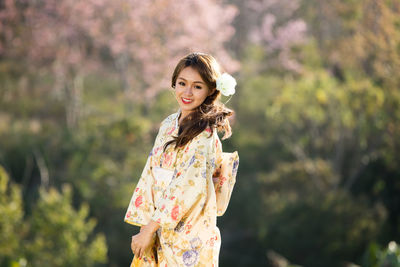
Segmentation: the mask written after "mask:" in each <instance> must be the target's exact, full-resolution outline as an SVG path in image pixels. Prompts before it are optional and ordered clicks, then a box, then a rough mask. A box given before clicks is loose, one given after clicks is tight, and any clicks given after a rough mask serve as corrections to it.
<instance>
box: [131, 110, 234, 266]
mask: <svg viewBox="0 0 400 267" xmlns="http://www.w3.org/2000/svg"><path fill="white" fill-rule="evenodd" d="M178 117H179V113H174V114H172V115H170V116H168V117H167V118H166V119H165V120H164V121H163V122H162V123H161V126H160V130H159V132H158V135H157V137H156V140H155V142H154V146H153V149H152V150H151V152H150V154H149V157H148V159H147V162H146V165H145V167H144V170H143V172H142V175H141V177H140V179H139V182H138V184H137V186H136V188H135V190H134V192H133V195H132V198H131V201H130V203H129V206H128V209H127V212H126V214H125V219H124V220H125V222H127V223H130V224H134V225H138V226H141V225H145V224H147V223H148V222H149V221H150V220H151V219H152V220H154V221H156V222H157V223H158V224H159V225H160V229H159V230H158V231H157V235H156V240H155V243H154V246H153V247H152V248H149V250H148V251H146V252H145V255H144V257H142V258H141V259H138V258H137V257H135V258H134V260H133V261H132V264H131V266H132V267H133V266H163V267H164V266H218V256H219V249H220V245H221V237H220V233H219V229H218V227H217V226H216V217H217V215H222V214H223V212H225V210H226V207H227V205H228V202H229V198H230V195H231V193H232V189H233V185H234V182H235V177H236V171H237V165H238V156H237V152H234V153H223V152H222V146H221V142H220V140H219V138H218V135H217V133H216V131H214V132H213V133H212V131H211V129H210V128H207V129H206V130H204V131H203V132H202V133H200V134H199V135H198V136H196V137H195V138H193V139H192V140H191V141H190V142H189V143H188V144H186V145H185V146H184V147H182V148H180V149H177V150H175V149H174V148H173V146H169V147H168V148H167V149H166V151H163V147H164V144H165V143H166V142H168V141H169V140H171V139H172V136H174V135H177V134H178V129H179V127H178ZM211 133H212V134H211ZM210 134H211V136H210ZM235 162H237V163H235ZM221 165H224V167H223V168H222V170H223V171H222V175H223V176H219V177H218V178H215V177H214V179H213V173H214V171H215V170H216V168H218V167H219V166H221ZM225 165H226V166H227V167H226V166H225ZM216 179H217V180H218V181H216ZM218 202H220V203H218Z"/></svg>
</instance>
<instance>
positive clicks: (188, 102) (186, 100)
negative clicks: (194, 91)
mask: <svg viewBox="0 0 400 267" xmlns="http://www.w3.org/2000/svg"><path fill="white" fill-rule="evenodd" d="M181 99H182V102H183V104H190V103H192V102H193V100H192V99H189V98H185V97H181Z"/></svg>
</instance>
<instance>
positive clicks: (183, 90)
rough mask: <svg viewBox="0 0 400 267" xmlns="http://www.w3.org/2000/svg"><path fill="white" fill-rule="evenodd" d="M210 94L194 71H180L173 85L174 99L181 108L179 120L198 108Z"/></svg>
mask: <svg viewBox="0 0 400 267" xmlns="http://www.w3.org/2000/svg"><path fill="white" fill-rule="evenodd" d="M211 93H212V91H211V90H210V89H209V88H208V86H207V84H206V83H205V82H204V80H203V79H202V78H201V76H200V74H199V72H198V71H197V70H196V69H194V68H192V67H186V68H184V69H182V71H181V72H180V73H179V75H178V77H177V79H176V84H175V98H176V100H177V101H178V104H179V106H180V108H181V112H182V116H181V119H182V118H184V117H185V116H187V115H188V114H189V113H190V112H192V111H193V110H194V109H196V108H197V107H198V106H200V105H201V104H202V103H203V102H204V100H205V99H206V98H207V96H208V95H210V94H211Z"/></svg>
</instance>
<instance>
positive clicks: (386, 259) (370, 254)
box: [363, 241, 400, 267]
mask: <svg viewBox="0 0 400 267" xmlns="http://www.w3.org/2000/svg"><path fill="white" fill-rule="evenodd" d="M363 266H364V267H398V266H400V248H399V245H398V244H397V243H396V242H395V241H391V242H390V243H389V244H388V245H387V247H386V248H383V249H382V248H380V246H379V245H378V244H376V243H371V244H370V246H369V248H368V250H367V251H366V253H365V255H364V261H363Z"/></svg>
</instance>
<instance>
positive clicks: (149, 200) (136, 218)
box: [124, 153, 154, 226]
mask: <svg viewBox="0 0 400 267" xmlns="http://www.w3.org/2000/svg"><path fill="white" fill-rule="evenodd" d="M151 160H152V155H151V153H150V155H149V157H148V158H147V162H146V165H145V167H144V169H143V172H142V175H141V177H140V179H139V182H138V184H137V186H136V188H135V191H134V192H133V194H132V198H131V201H130V202H129V206H128V209H127V211H126V213H125V218H124V221H125V222H127V223H129V224H133V225H136V226H142V225H146V224H148V223H149V221H150V219H151V215H152V214H153V212H154V203H153V196H152V193H151V192H152V191H151V186H152V183H153V176H152V171H151Z"/></svg>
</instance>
